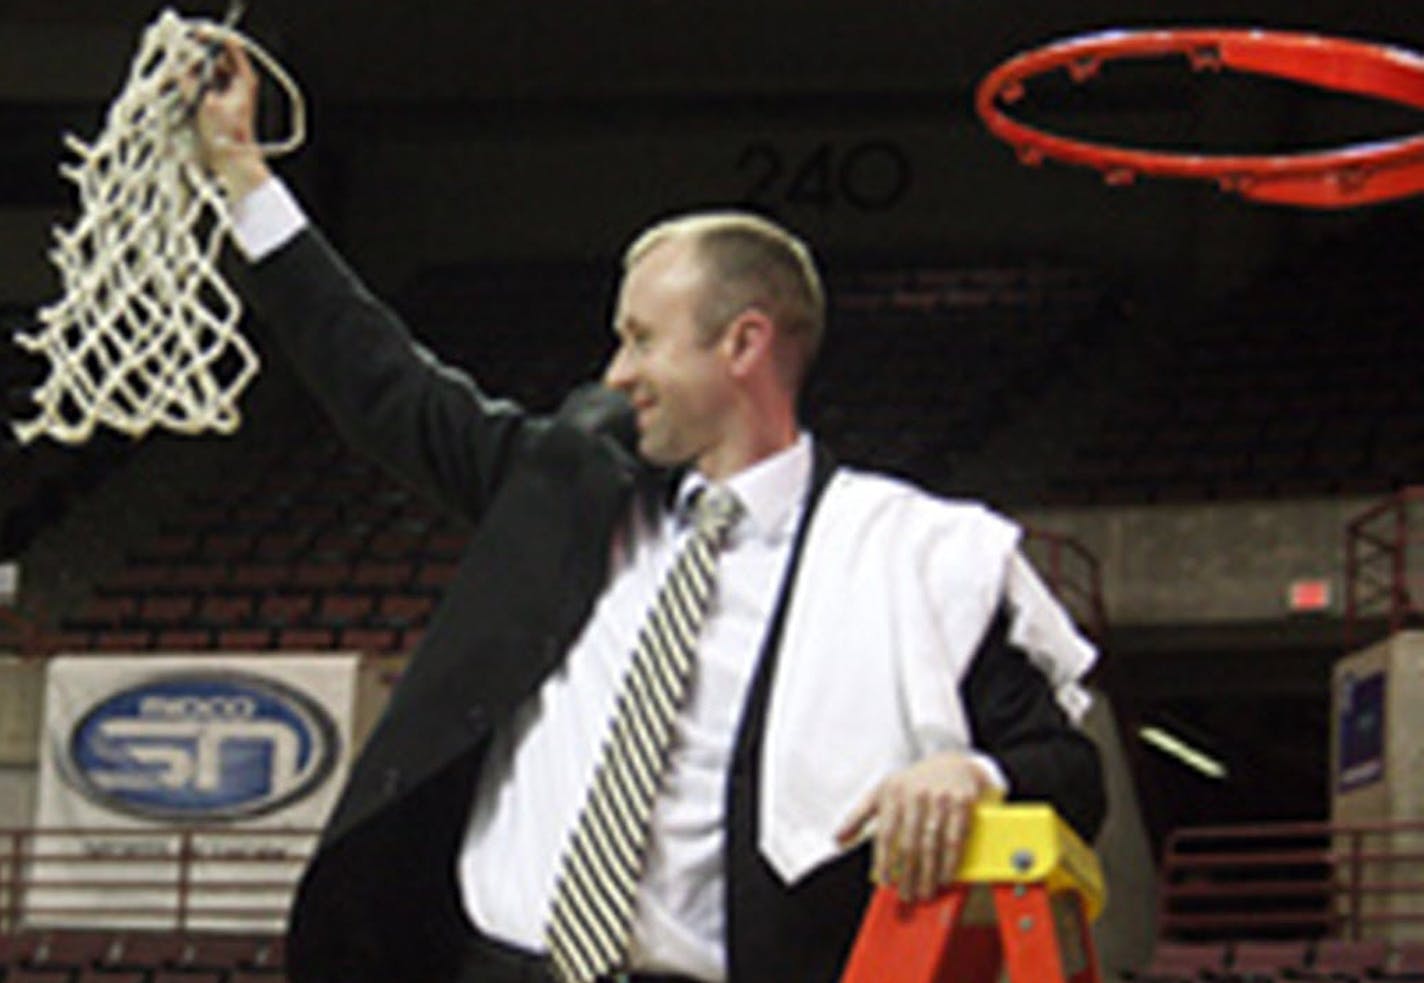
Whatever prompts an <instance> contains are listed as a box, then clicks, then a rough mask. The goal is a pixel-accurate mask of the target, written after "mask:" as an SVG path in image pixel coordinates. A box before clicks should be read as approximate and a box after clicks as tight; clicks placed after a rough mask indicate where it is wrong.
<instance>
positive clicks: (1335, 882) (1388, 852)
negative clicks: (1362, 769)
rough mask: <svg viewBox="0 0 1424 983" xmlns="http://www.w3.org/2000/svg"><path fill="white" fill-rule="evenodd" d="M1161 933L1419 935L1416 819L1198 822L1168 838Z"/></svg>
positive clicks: (1420, 851)
mask: <svg viewBox="0 0 1424 983" xmlns="http://www.w3.org/2000/svg"><path fill="white" fill-rule="evenodd" d="M1158 906H1159V911H1158V925H1159V928H1158V935H1159V937H1162V938H1168V939H1176V940H1182V941H1189V940H1216V939H1231V938H1263V937H1278V938H1325V937H1329V938H1343V939H1353V940H1359V939H1367V938H1387V939H1396V938H1405V937H1407V938H1424V821H1418V820H1415V821H1396V822H1382V821H1381V822H1367V823H1366V822H1362V823H1330V822H1300V823H1263V824H1254V825H1231V826H1202V827H1194V828H1187V829H1181V830H1177V831H1175V832H1173V833H1172V834H1171V835H1170V836H1169V837H1168V840H1167V845H1166V850H1165V855H1164V858H1163V862H1162V871H1161V876H1160V885H1159V891H1158Z"/></svg>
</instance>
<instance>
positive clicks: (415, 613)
mask: <svg viewBox="0 0 1424 983" xmlns="http://www.w3.org/2000/svg"><path fill="white" fill-rule="evenodd" d="M434 610H435V600H434V598H432V597H430V596H429V595H427V594H387V595H386V596H385V597H383V598H381V602H380V605H379V606H378V607H377V615H376V620H377V621H379V622H380V623H381V624H383V625H391V626H393V627H397V628H405V627H408V626H411V625H423V624H425V622H427V621H429V620H430V614H431V612H432V611H434Z"/></svg>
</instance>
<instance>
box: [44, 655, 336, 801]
mask: <svg viewBox="0 0 1424 983" xmlns="http://www.w3.org/2000/svg"><path fill="white" fill-rule="evenodd" d="M336 744H337V736H336V727H335V725H334V724H333V722H332V720H331V718H330V717H329V716H328V715H327V714H326V712H325V711H324V710H322V708H321V707H320V706H318V705H317V704H316V703H315V702H313V701H312V700H311V699H309V698H308V697H306V696H304V695H302V694H301V693H298V692H296V691H295V690H292V689H289V688H287V687H285V686H281V685H279V684H277V683H275V682H273V681H271V680H267V679H259V678H257V677H253V676H242V675H234V674H230V673H223V674H217V673H203V674H189V675H181V676H169V677H165V678H161V679H158V680H154V681H150V682H146V683H143V684H142V685H139V686H134V687H131V688H129V689H126V690H123V691H121V692H118V693H115V694H114V695H112V696H110V697H108V698H106V699H105V700H104V701H103V702H101V703H99V704H97V705H96V706H94V707H93V708H92V709H91V710H89V712H88V713H86V714H85V715H84V717H83V718H82V719H81V720H80V721H79V723H78V724H77V725H76V726H75V728H74V730H73V731H72V732H71V733H70V737H69V742H68V748H67V751H68V754H67V758H68V762H67V764H68V767H67V768H66V771H67V772H68V773H69V774H70V775H71V776H72V778H73V779H74V781H75V784H77V785H78V787H79V788H80V790H81V791H83V792H84V793H85V794H86V795H88V796H89V797H90V798H91V799H94V800H95V801H97V802H99V803H101V804H103V805H105V806H107V807H109V808H112V809H116V810H119V811H121V812H126V813H129V814H131V815H136V816H141V817H144V818H149V819H166V820H175V819H176V820H183V821H190V822H203V821H214V820H227V819H238V818H245V817H250V816H255V815H260V814H262V813H266V812H271V811H272V810H274V809H277V808H280V807H282V806H284V805H289V804H291V803H292V802H294V801H296V800H298V799H300V798H303V797H305V796H306V795H308V794H309V793H310V792H312V791H313V790H314V789H315V788H316V787H317V786H319V785H320V784H321V782H322V781H323V780H324V779H325V778H326V777H327V776H328V775H329V774H330V772H331V769H332V766H333V764H334V763H335V760H336V750H337V748H336Z"/></svg>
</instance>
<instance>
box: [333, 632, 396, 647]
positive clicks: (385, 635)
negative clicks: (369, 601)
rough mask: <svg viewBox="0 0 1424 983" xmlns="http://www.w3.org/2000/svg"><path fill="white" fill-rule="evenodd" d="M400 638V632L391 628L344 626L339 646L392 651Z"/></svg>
mask: <svg viewBox="0 0 1424 983" xmlns="http://www.w3.org/2000/svg"><path fill="white" fill-rule="evenodd" d="M399 640H400V633H399V632H397V631H395V630H394V629H391V628H344V629H342V631H341V636H340V644H339V645H338V646H337V647H338V648H342V649H351V650H353V651H356V652H390V651H393V650H394V649H395V647H396V644H397V642H398V641H399Z"/></svg>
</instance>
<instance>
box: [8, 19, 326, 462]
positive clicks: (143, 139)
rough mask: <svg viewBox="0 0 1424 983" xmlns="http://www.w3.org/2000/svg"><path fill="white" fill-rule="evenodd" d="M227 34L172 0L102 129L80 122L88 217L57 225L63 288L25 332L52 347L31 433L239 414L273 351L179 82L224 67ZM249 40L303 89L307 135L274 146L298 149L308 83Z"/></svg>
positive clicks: (75, 168)
mask: <svg viewBox="0 0 1424 983" xmlns="http://www.w3.org/2000/svg"><path fill="white" fill-rule="evenodd" d="M228 33H229V32H228V30H227V28H225V27H222V26H219V25H216V24H210V23H202V22H197V21H192V20H187V19H184V18H182V17H179V16H178V15H177V14H175V13H173V12H172V11H171V10H165V11H164V12H163V13H162V14H161V15H160V16H159V17H158V19H157V20H156V21H155V22H154V23H153V24H151V25H150V26H149V27H148V28H147V29H146V30H145V31H144V35H143V39H142V42H141V44H140V47H139V52H138V54H137V56H136V57H135V59H134V62H133V65H132V67H131V68H130V71H129V77H128V81H127V84H126V85H125V86H124V89H123V91H122V92H120V93H119V95H118V96H117V97H116V98H115V100H114V102H113V104H112V105H111V106H110V107H109V111H108V115H107V117H106V121H105V125H104V129H103V132H102V133H101V134H100V135H99V137H98V139H97V140H95V141H94V143H93V144H86V143H84V142H83V141H82V140H80V139H78V138H77V137H74V136H72V135H68V136H66V137H65V144H66V146H67V147H68V148H69V149H70V150H71V151H72V152H73V153H74V154H75V156H76V157H77V158H78V160H77V162H76V163H74V164H70V165H64V166H61V168H60V173H61V174H63V175H64V177H65V178H67V179H68V180H70V181H72V182H73V183H74V184H75V185H76V186H77V188H78V190H79V204H80V216H79V219H78V220H77V222H76V223H75V224H74V225H73V226H72V227H71V228H69V229H62V228H56V229H55V231H54V239H55V244H54V248H53V250H51V252H50V259H51V261H52V262H53V263H54V265H55V267H56V268H57V270H58V272H59V275H60V278H61V282H62V286H63V291H64V294H63V297H62V298H61V299H60V300H59V301H57V302H56V303H54V304H51V305H49V306H47V307H44V308H42V309H41V310H40V312H39V320H40V325H41V326H40V329H39V330H38V331H36V332H35V333H33V334H27V333H24V332H19V333H17V334H16V335H15V341H16V343H17V344H18V345H19V346H20V347H22V348H24V349H25V350H27V351H29V352H32V353H36V354H40V355H43V356H44V357H45V358H46V359H47V360H48V361H49V374H48V376H47V377H46V379H45V381H44V382H43V383H42V384H41V385H40V386H39V387H38V388H37V389H35V390H34V392H33V394H32V398H33V399H34V402H35V404H36V405H37V407H38V408H39V413H38V415H37V416H35V417H34V418H32V419H30V420H27V421H21V422H16V423H15V424H14V430H15V435H16V437H17V439H18V440H19V441H20V442H21V443H29V442H31V441H33V440H35V439H36V438H38V437H40V436H48V437H51V438H53V439H54V440H57V441H61V442H63V443H71V444H77V443H82V442H84V441H85V440H87V439H89V437H90V436H91V435H92V433H93V431H94V428H95V426H96V425H97V424H100V423H102V424H104V425H106V426H109V427H111V428H113V429H115V430H118V431H120V432H122V433H125V434H128V435H130V436H132V437H135V438H137V437H141V436H143V435H144V434H146V433H147V432H148V431H149V430H150V429H152V428H153V427H155V426H157V427H163V428H166V429H168V430H173V431H177V432H179V433H186V434H196V433H202V432H206V431H217V432H220V433H231V432H232V431H234V430H235V429H236V428H237V426H238V424H239V422H240V414H239V412H238V406H237V399H238V396H239V395H240V394H241V393H242V391H243V389H244V388H245V387H246V386H247V385H248V383H249V382H251V381H252V379H253V378H254V377H255V376H256V374H257V370H258V365H259V362H258V358H257V354H256V352H255V351H254V350H253V348H252V346H251V345H250V344H249V343H248V342H247V340H246V339H245V338H243V336H242V335H241V334H240V333H239V332H238V322H239V320H240V319H241V316H242V304H241V302H240V300H239V299H238V297H237V295H236V294H235V293H234V292H233V291H232V290H231V289H230V288H229V286H228V285H227V283H226V282H225V281H224V279H223V277H222V275H221V273H220V272H219V269H218V259H219V254H220V252H221V249H222V244H223V240H224V238H225V237H226V236H227V235H228V234H229V231H230V223H229V217H228V207H227V202H226V201H225V200H224V198H223V194H222V191H221V190H220V188H219V186H218V184H217V182H216V180H215V179H214V178H213V177H212V176H211V175H210V174H208V173H207V172H206V171H205V170H204V168H203V166H202V164H201V163H200V162H199V160H198V155H197V149H196V137H195V135H194V133H193V126H192V121H191V114H190V112H189V108H190V104H189V102H188V101H187V100H185V98H184V95H183V92H182V90H181V87H180V86H179V85H178V84H177V80H179V79H183V78H192V77H194V74H195V73H196V72H197V71H198V70H199V69H200V68H202V67H203V66H204V62H205V61H208V62H209V64H208V67H211V66H210V59H211V58H212V54H213V48H212V45H213V44H214V43H215V42H214V41H213V40H212V39H214V38H220V37H224V36H226V35H227V34H228ZM205 39H206V40H205ZM239 40H241V42H242V43H243V44H244V45H245V46H246V47H247V48H248V50H249V51H251V52H252V53H253V55H254V56H255V57H256V58H257V60H258V61H259V62H261V63H262V65H263V66H264V67H265V68H266V69H267V70H268V71H269V72H270V73H271V74H272V75H273V76H274V77H276V78H277V80H278V81H279V82H280V83H281V84H282V85H283V87H284V88H286V90H287V92H288V95H289V97H290V98H291V101H292V111H291V116H292V128H293V134H292V136H290V137H289V138H288V139H286V140H285V141H283V142H282V143H280V144H276V145H264V147H263V150H264V152H266V153H268V154H269V155H275V154H277V153H285V152H287V151H289V150H291V149H293V148H295V147H296V146H297V145H299V144H300V142H301V140H302V139H303V129H304V126H303V122H302V120H303V109H302V100H301V96H300V93H299V92H298V91H297V90H296V87H295V85H294V84H293V83H292V82H291V80H290V78H289V77H288V76H287V75H286V74H285V73H284V72H282V70H281V69H280V67H279V66H277V65H276V63H275V62H274V61H273V60H272V59H271V58H270V57H269V56H268V55H267V54H266V53H265V52H263V51H262V50H261V49H260V48H259V47H257V46H256V45H255V44H253V43H252V42H251V41H250V40H248V39H245V38H240V39H239Z"/></svg>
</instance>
